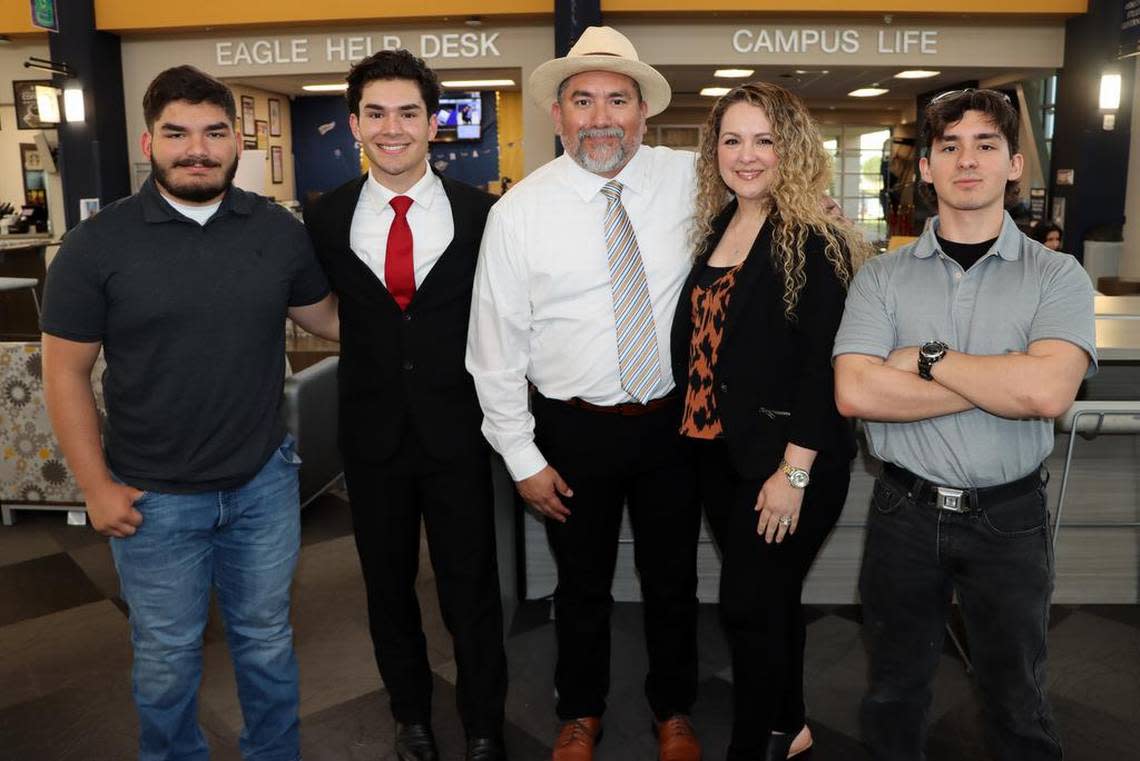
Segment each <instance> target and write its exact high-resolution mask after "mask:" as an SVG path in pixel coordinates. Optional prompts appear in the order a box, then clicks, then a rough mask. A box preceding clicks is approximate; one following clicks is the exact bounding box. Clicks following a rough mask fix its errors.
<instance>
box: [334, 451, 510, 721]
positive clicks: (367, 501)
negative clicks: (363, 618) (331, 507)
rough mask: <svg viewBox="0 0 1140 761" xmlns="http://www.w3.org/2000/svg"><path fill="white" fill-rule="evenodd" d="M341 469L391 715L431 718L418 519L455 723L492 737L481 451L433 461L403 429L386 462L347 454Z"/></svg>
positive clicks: (495, 629) (491, 575)
mask: <svg viewBox="0 0 1140 761" xmlns="http://www.w3.org/2000/svg"><path fill="white" fill-rule="evenodd" d="M344 468H345V480H346V482H347V485H348V495H349V500H350V502H351V505H352V528H353V532H354V534H355V535H356V549H357V552H358V553H359V555H360V566H361V570H362V571H363V573H364V587H365V592H366V594H367V596H368V623H369V628H370V629H371V633H372V643H373V646H374V648H375V651H376V662H377V664H378V665H379V667H380V675H381V676H382V677H383V679H384V685H385V687H386V688H387V689H388V693H389V695H390V696H391V701H392V703H391V705H392V715H393V716H394V717H395V718H396V720H397V721H400V722H404V723H415V722H428V721H430V718H431V693H432V675H431V673H432V672H431V667H430V666H429V664H428V656H427V643H426V640H425V638H424V633H423V626H422V624H421V620H420V607H419V601H418V599H417V597H416V574H417V573H418V571H419V556H420V519H421V517H422V518H423V523H424V526H425V527H426V529H427V541H428V548H429V550H430V552H431V564H432V568H433V569H434V570H435V583H436V588H437V590H438V594H439V607H440V612H441V613H442V614H443V622H444V624H445V625H446V626H447V630H448V631H449V632H450V633H451V636H452V639H453V642H454V648H455V663H456V670H457V675H458V679H457V681H456V693H457V699H458V703H459V714H460V716H461V717H462V719H463V727H464V729H465V730H466V731H467V734H468V736H471V737H487V736H491V735H496V734H498V733H499V732H501V731H502V724H503V706H504V702H505V700H506V693H507V664H506V656H505V655H504V652H503V613H502V602H501V600H500V598H499V575H498V570H497V564H496V561H495V523H494V503H493V497H492V488H491V470H490V460H489V456H488V454H487V453H486V452H480V453H476V454H475V455H474V456H471V457H468V458H464V459H459V460H456V461H452V462H439V461H436V460H434V459H433V458H432V457H430V456H429V455H428V454H427V453H425V452H424V451H423V448H422V447H421V446H420V444H419V441H418V439H417V438H416V436H415V434H414V433H411V432H408V433H407V434H406V437H405V443H404V444H402V445H401V446H400V448H399V450H398V454H397V455H396V456H395V457H394V458H393V459H391V460H389V461H387V462H384V463H381V464H376V463H370V462H363V461H360V460H355V459H351V458H348V457H346V458H345V463H344Z"/></svg>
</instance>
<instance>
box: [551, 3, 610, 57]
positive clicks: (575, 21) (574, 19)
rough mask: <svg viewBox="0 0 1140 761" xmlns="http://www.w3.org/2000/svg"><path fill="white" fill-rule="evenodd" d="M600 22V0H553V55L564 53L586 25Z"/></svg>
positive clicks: (597, 24)
mask: <svg viewBox="0 0 1140 761" xmlns="http://www.w3.org/2000/svg"><path fill="white" fill-rule="evenodd" d="M601 24H602V3H601V0H554V55H556V56H558V57H562V56H564V55H566V54H567V53H569V52H570V48H572V47H574V43H575V42H577V41H578V38H579V37H580V36H581V35H582V32H584V31H586V27H588V26H601Z"/></svg>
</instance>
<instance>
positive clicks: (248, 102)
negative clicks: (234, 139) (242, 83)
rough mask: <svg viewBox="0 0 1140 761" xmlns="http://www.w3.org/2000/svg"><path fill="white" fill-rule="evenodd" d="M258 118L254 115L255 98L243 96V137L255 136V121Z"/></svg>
mask: <svg viewBox="0 0 1140 761" xmlns="http://www.w3.org/2000/svg"><path fill="white" fill-rule="evenodd" d="M256 118H257V117H255V116H254V115H253V98H251V97H250V96H248V95H243V96H241V133H242V134H243V135H249V136H251V137H253V136H255V135H256V134H257V133H256V132H254V129H255V127H254V121H255V120H256Z"/></svg>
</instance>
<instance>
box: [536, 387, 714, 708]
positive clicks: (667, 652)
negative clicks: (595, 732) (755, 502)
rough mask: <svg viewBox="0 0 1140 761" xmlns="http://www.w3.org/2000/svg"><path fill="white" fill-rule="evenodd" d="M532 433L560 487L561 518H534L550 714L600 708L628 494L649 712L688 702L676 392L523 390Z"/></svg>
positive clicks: (687, 602)
mask: <svg viewBox="0 0 1140 761" xmlns="http://www.w3.org/2000/svg"><path fill="white" fill-rule="evenodd" d="M533 410H534V416H535V422H536V427H535V434H536V442H537V443H538V446H539V448H540V449H541V450H542V452H543V454H544V455H545V457H546V459H547V461H548V462H549V463H550V464H551V466H553V467H554V469H555V470H557V471H558V472H559V473H560V474H561V475H562V478H563V479H565V481H566V483H567V484H569V486H570V488H571V489H572V490H573V491H574V496H573V497H569V498H567V497H563V498H562V501H563V503H564V504H565V505H566V507H567V508H569V509H570V511H571V515H570V517H569V518H568V519H567V520H566V522H565V523H559V522H557V521H552V520H547V521H546V532H547V536H548V537H549V539H550V546H551V548H552V550H553V552H554V558H555V561H556V562H557V565H558V586H557V588H556V590H555V592H554V614H555V630H556V632H557V635H558V665H557V667H556V669H555V675H554V683H555V686H556V687H557V689H558V706H557V712H558V716H559V717H560V718H561V719H563V720H566V719H572V718H576V717H580V716H601V715H602V713H603V712H604V711H605V708H606V693H607V691H608V688H609V680H610V612H611V610H612V608H613V596H612V595H611V593H610V590H611V587H612V585H613V577H614V565H615V563H616V559H617V549H618V534H619V532H620V529H621V518H622V507H623V505H625V504H628V505H629V515H630V522H631V523H632V526H633V535H634V562H635V564H636V566H637V571H638V574H639V575H640V577H641V591H642V596H643V598H644V611H645V639H646V646H647V648H648V651H649V674H648V675H647V676H646V679H645V694H646V696H647V698H648V699H649V705H650V708H651V709H652V710H653V713H654V715H655V716H656V717H657V718H659V719H664V718H667V717H669V716H671V715H673V714H676V713H689V711H690V709H691V707H692V704H693V701H694V700H695V699H696V692H697V637H696V630H697V596H696V589H697V534H698V531H699V529H700V508H699V505H698V503H697V500H696V488H695V487H696V483H695V471H694V467H693V463H692V460H691V457H690V456H689V453H688V447H687V444H686V442H685V441H684V440H683V439H682V438H681V437H680V435H679V434H678V433H677V426H678V421H679V420H680V419H681V409H680V402H676V403H671V404H668V405H665V406H663V407H662V408H660V409H658V410H655V411H654V412H651V413H649V414H646V415H641V416H636V417H627V416H622V415H613V414H607V413H602V412H592V411H586V410H581V409H578V408H575V407H571V406H570V405H568V404H565V403H563V402H558V401H552V400H548V399H544V398H542V397H540V396H538V395H537V394H536V395H535V397H534V403H533Z"/></svg>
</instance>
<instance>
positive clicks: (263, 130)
mask: <svg viewBox="0 0 1140 761" xmlns="http://www.w3.org/2000/svg"><path fill="white" fill-rule="evenodd" d="M255 133H256V135H257V149H258V150H259V151H267V150H269V122H267V121H265V120H264V119H258V120H257V122H256V130H255Z"/></svg>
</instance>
